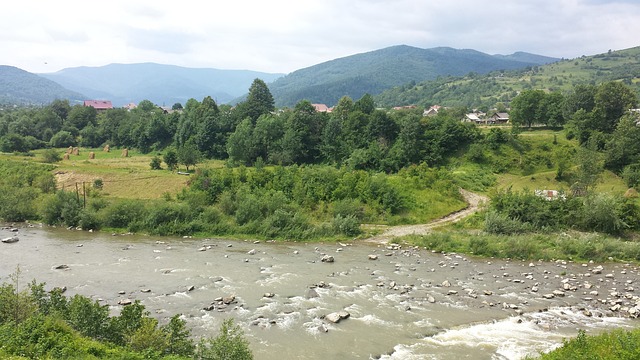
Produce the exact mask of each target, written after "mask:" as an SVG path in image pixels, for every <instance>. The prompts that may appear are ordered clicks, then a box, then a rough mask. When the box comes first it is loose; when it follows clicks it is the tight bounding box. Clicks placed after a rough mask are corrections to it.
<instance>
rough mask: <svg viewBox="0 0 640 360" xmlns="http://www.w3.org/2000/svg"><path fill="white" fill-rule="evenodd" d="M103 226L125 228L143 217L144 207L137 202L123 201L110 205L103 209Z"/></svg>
mask: <svg viewBox="0 0 640 360" xmlns="http://www.w3.org/2000/svg"><path fill="white" fill-rule="evenodd" d="M104 212H105V214H104V216H105V217H104V220H105V222H104V224H105V226H109V227H114V228H127V227H128V226H129V225H130V224H133V223H135V222H136V221H142V220H143V218H144V215H145V209H144V205H142V203H140V202H139V201H133V200H124V201H120V202H115V203H112V204H110V205H109V206H107V207H106V208H105V209H104Z"/></svg>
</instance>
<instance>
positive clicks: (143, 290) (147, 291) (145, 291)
mask: <svg viewBox="0 0 640 360" xmlns="http://www.w3.org/2000/svg"><path fill="white" fill-rule="evenodd" d="M140 292H143V293H150V292H151V289H142V290H140Z"/></svg>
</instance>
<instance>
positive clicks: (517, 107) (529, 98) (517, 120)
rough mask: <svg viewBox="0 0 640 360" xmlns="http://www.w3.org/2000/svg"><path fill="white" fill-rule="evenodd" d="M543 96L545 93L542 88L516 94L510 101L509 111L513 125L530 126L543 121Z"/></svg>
mask: <svg viewBox="0 0 640 360" xmlns="http://www.w3.org/2000/svg"><path fill="white" fill-rule="evenodd" d="M544 98H545V93H544V91H542V90H525V91H523V92H522V93H520V95H518V96H516V98H515V99H513V101H512V102H511V112H510V113H509V115H510V118H511V122H512V123H513V125H515V126H527V127H531V126H532V125H533V124H541V123H544V121H542V119H544V114H543V106H542V104H543V101H544Z"/></svg>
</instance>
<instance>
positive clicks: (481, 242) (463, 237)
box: [395, 230, 640, 262]
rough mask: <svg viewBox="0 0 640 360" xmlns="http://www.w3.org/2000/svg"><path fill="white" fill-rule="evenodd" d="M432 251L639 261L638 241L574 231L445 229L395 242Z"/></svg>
mask: <svg viewBox="0 0 640 360" xmlns="http://www.w3.org/2000/svg"><path fill="white" fill-rule="evenodd" d="M395 241H396V242H400V243H407V244H411V245H415V246H420V247H423V248H426V249H429V250H433V251H444V252H456V253H464V254H471V255H476V256H482V257H496V258H511V259H521V260H557V259H563V260H571V261H585V262H586V261H590V260H592V261H595V262H607V261H612V260H613V261H630V262H640V242H638V241H637V240H636V239H633V238H618V237H612V236H607V235H603V234H597V233H581V232H575V231H569V232H557V233H546V234H543V233H530V234H519V235H492V234H488V233H485V232H481V231H478V230H474V231H468V230H445V231H437V232H433V233H431V234H428V235H424V236H407V237H403V238H399V239H396V240H395Z"/></svg>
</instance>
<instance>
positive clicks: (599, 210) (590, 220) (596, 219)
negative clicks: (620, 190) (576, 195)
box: [579, 194, 629, 234]
mask: <svg viewBox="0 0 640 360" xmlns="http://www.w3.org/2000/svg"><path fill="white" fill-rule="evenodd" d="M623 206H624V204H623V200H622V198H620V197H616V196H613V195H608V194H595V195H591V196H588V197H586V198H585V199H584V205H583V207H582V212H581V216H580V219H579V225H580V227H581V228H582V229H583V230H590V231H599V232H604V233H607V234H619V233H620V232H622V231H623V230H624V229H626V228H628V227H629V226H628V225H627V224H626V223H625V222H624V221H623Z"/></svg>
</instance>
